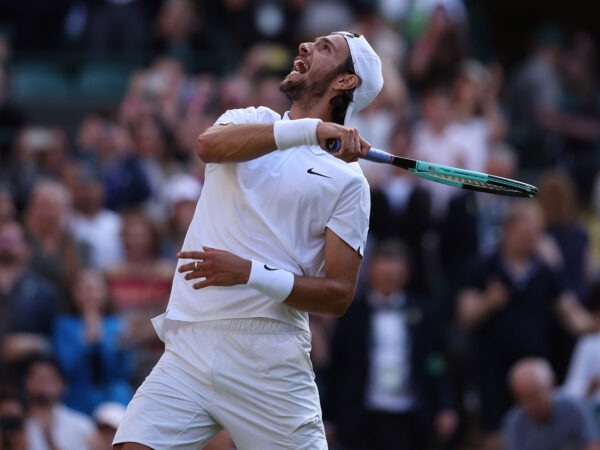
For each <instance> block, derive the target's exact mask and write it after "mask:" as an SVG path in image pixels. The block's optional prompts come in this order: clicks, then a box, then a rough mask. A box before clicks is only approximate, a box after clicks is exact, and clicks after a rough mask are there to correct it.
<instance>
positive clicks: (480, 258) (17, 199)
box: [0, 0, 600, 450]
mask: <svg viewBox="0 0 600 450" xmlns="http://www.w3.org/2000/svg"><path fill="white" fill-rule="evenodd" d="M599 13H600V4H598V2H595V1H592V0H588V1H586V0H571V1H569V2H562V1H541V0H522V1H519V2H507V1H502V0H485V1H479V0H345V1H343V0H323V1H317V0H204V1H196V0H55V1H52V2H49V1H43V0H18V1H17V0H2V1H0V382H1V384H0V437H1V440H2V445H3V446H1V447H0V448H1V449H32V450H43V449H45V448H51V447H52V448H60V449H70V448H77V449H82V448H91V449H96V450H98V449H102V448H110V444H109V443H110V436H111V433H113V432H114V428H115V427H116V426H117V425H118V422H119V420H120V417H121V415H122V408H123V407H124V405H126V404H127V402H128V401H129V400H130V398H131V395H132V393H133V392H134V390H135V388H136V387H137V386H138V385H139V383H140V382H141V381H142V380H143V379H144V377H145V375H146V374H147V373H148V371H149V370H150V369H151V368H152V366H153V364H154V363H155V362H156V361H157V359H158V358H159V357H160V354H161V352H162V343H161V342H160V341H158V339H157V338H156V336H155V335H154V332H153V330H152V328H151V325H150V322H149V319H150V318H151V317H153V316H154V315H156V314H158V313H159V312H161V311H162V310H164V308H165V305H166V302H167V300H168V296H169V291H170V283H171V278H172V276H173V269H174V267H175V264H176V258H175V254H176V251H177V250H178V249H179V248H180V245H181V243H182V241H183V237H184V236H185V232H186V229H187V226H188V224H189V221H190V220H191V217H192V215H193V212H194V208H195V203H196V201H197V199H198V198H199V196H200V193H201V190H202V184H203V179H204V178H203V177H204V166H203V164H202V162H201V161H199V159H198V158H197V156H196V155H195V151H194V144H195V138H196V136H197V135H198V134H200V133H201V132H202V131H204V129H206V128H207V127H209V126H210V125H212V123H214V121H215V120H216V119H217V118H218V117H219V115H220V114H222V113H223V112H224V111H226V110H227V109H230V108H244V107H247V106H259V105H262V106H268V107H270V108H272V109H273V110H275V111H277V112H279V113H283V112H285V111H286V110H287V108H288V107H289V103H288V100H287V98H286V97H285V96H284V95H283V94H282V93H281V92H280V91H279V83H280V81H281V80H282V79H283V77H284V76H285V75H286V74H287V73H288V72H289V71H290V70H291V68H292V61H293V58H294V56H295V55H296V54H297V48H298V44H299V43H301V42H303V41H306V40H313V39H314V38H315V37H317V36H320V35H326V34H329V33H330V32H332V31H336V30H342V29H343V30H352V31H357V32H360V33H363V34H364V35H365V36H366V37H367V39H368V40H369V42H370V43H371V44H372V45H373V47H374V48H375V50H376V51H377V52H378V53H379V55H380V56H381V58H382V61H383V68H384V76H385V85H384V88H383V91H382V93H381V94H380V95H379V96H378V98H377V99H376V100H375V102H374V103H373V104H372V105H371V106H369V107H368V108H367V109H365V110H364V111H362V112H361V113H360V114H358V115H355V116H354V117H353V118H352V124H351V125H353V126H356V127H358V128H359V129H360V131H361V134H362V135H363V136H364V137H365V138H366V139H367V140H368V141H369V142H370V143H371V144H372V145H373V146H375V147H379V148H383V149H386V150H388V151H390V152H392V153H395V154H398V155H405V156H409V157H413V158H418V159H423V160H427V161H432V162H438V163H441V164H449V165H453V166H458V167H463V168H467V169H472V170H477V171H484V172H489V173H494V174H497V175H501V176H507V177H511V178H517V179H520V180H523V181H526V182H530V183H533V184H536V185H538V186H539V188H540V195H539V196H538V198H537V199H536V200H528V201H527V202H526V203H522V202H518V201H512V200H510V199H507V198H500V197H494V196H491V195H488V194H481V195H479V194H477V195H476V194H473V193H464V192H461V191H459V190H456V189H452V188H447V187H443V186H440V185H435V184H433V183H430V182H423V181H422V180H421V181H419V180H417V179H415V178H414V177H412V176H411V175H408V174H406V173H404V172H402V171H399V170H395V169H392V168H391V167H387V166H385V167H384V166H382V165H376V164H374V163H370V162H364V161H361V165H362V167H363V170H364V172H365V174H366V176H367V178H368V179H369V182H370V186H371V194H372V212H371V226H370V236H369V248H368V249H367V250H366V252H365V261H364V264H363V269H362V272H361V278H360V280H359V286H358V290H357V298H356V299H355V302H354V303H353V306H352V308H351V310H350V311H349V314H348V317H344V318H341V319H334V318H330V317H322V316H318V315H314V316H313V317H312V318H311V328H312V331H313V354H312V359H313V361H312V362H313V365H314V369H315V373H316V377H317V382H318V385H319V388H320V389H321V391H322V392H321V395H322V402H323V411H324V418H325V421H326V424H327V432H328V437H329V440H330V446H331V448H334V449H339V450H351V449H379V448H381V449H383V448H423V449H430V448H447V449H450V448H456V449H463V448H464V449H468V448H489V449H495V448H501V447H502V446H503V445H505V444H503V442H504V443H506V442H508V437H507V436H512V434H513V433H514V430H513V429H509V428H507V427H508V425H507V420H508V419H507V417H509V414H510V412H511V411H514V408H518V407H519V406H520V405H521V407H523V406H522V404H521V403H520V402H519V398H520V397H519V396H518V395H517V393H516V391H515V389H513V387H514V386H513V385H512V384H511V383H510V374H511V372H510V369H511V368H512V367H513V366H514V364H516V363H518V362H520V361H522V360H523V358H529V357H532V356H535V357H538V358H542V359H543V360H544V361H545V362H547V363H548V364H549V365H550V368H551V371H552V374H553V383H552V391H551V394H552V396H554V395H566V396H568V397H569V398H570V399H575V400H576V401H577V402H579V403H577V404H578V405H580V406H581V408H582V409H583V410H585V411H587V413H586V414H589V415H590V417H591V419H590V420H589V421H588V422H587V423H588V426H586V427H584V426H579V427H578V429H579V430H585V431H586V433H587V434H585V433H582V437H581V439H582V442H596V443H598V434H600V335H599V334H598V332H599V331H600V314H599V313H598V311H599V310H600V305H599V303H600V302H599V297H600V291H599V290H598V286H599V285H598V280H599V278H598V275H599V273H598V267H600V266H599V264H600V222H599V221H598V217H599V214H600V177H599V176H598V169H599V168H600V146H599V144H600V88H599V81H600V78H599V72H598V69H599V67H598V57H599V56H600V54H599V53H598V44H599V39H600V31H598V30H599V29H600V27H599V26H598V25H600V19H599V17H600V14H599ZM282 213H283V212H282ZM400 294H402V295H400ZM396 297H397V298H396ZM405 297H406V298H407V299H410V300H406V301H405V300H402V301H399V300H398V299H404V298H405ZM373 299H382V300H381V301H382V302H383V303H386V304H387V303H390V304H396V303H400V304H402V305H404V306H403V307H402V308H400V309H399V310H398V311H396V312H395V313H394V314H393V315H392V316H389V317H388V319H389V318H390V317H391V319H390V320H387V319H382V317H383V316H381V315H380V314H383V313H382V312H381V311H380V310H379V306H380V305H379V303H378V302H379V301H378V300H377V301H376V300H373ZM386 299H387V300H386ZM390 299H392V300H393V299H396V300H398V301H396V300H394V301H392V300H390ZM406 305H408V307H407V306H406ZM361 308H366V309H364V310H362V309H361ZM360 311H362V312H363V314H360ZM357 312H358V313H357ZM386 317H387V316H386ZM361 318H362V319H361ZM365 318H368V320H367V322H364V323H363V322H360V320H365ZM356 321H358V322H356ZM355 329H360V330H363V331H364V333H363V335H360V336H357V335H356V334H357V333H353V332H352V331H348V330H355ZM383 374H387V375H386V376H384V375H383ZM538 381H539V380H538ZM351 400H352V401H351ZM575 400H574V401H575ZM561 405H562V403H561ZM548 407H550V406H548ZM555 407H556V408H558V406H556V405H555ZM57 411H59V412H57ZM57 417H60V419H58V418H57ZM590 423H592V424H593V425H591V426H589V424H590ZM411 429H412V430H418V434H417V435H416V436H415V435H413V434H411V432H410V430H411ZM402 433H404V434H402ZM567 434H568V433H567ZM583 434H585V436H583ZM386 439H387V440H386ZM399 442H403V443H404V444H403V446H401V445H400V444H399ZM409 442H413V443H412V444H409ZM211 446H212V447H210V448H213V449H231V448H233V443H232V442H231V441H230V439H229V437H228V436H227V434H226V433H223V434H221V435H219V436H217V438H216V439H215V440H214V442H212V443H211ZM507 448H508V447H507ZM510 448H515V447H510ZM516 448H518V447H516ZM540 448H543V447H540Z"/></svg>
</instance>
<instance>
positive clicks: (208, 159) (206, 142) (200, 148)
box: [196, 132, 220, 163]
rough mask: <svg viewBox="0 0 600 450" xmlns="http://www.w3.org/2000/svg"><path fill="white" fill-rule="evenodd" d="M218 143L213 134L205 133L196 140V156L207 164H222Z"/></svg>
mask: <svg viewBox="0 0 600 450" xmlns="http://www.w3.org/2000/svg"><path fill="white" fill-rule="evenodd" d="M216 148H217V142H216V139H215V138H214V136H212V134H211V133H208V132H204V133H202V134H201V135H199V136H198V137H197V138H196V154H197V155H198V157H199V158H200V159H201V160H202V161H203V162H205V163H214V162H220V158H219V157H218V152H217V151H216Z"/></svg>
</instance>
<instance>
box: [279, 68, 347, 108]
mask: <svg viewBox="0 0 600 450" xmlns="http://www.w3.org/2000/svg"><path fill="white" fill-rule="evenodd" d="M337 75H338V74H337V73H333V72H332V73H331V74H330V75H329V76H327V77H326V78H325V79H323V80H320V81H317V82H314V83H310V84H309V83H307V81H306V78H302V79H300V80H290V79H287V78H286V79H284V80H283V81H282V82H281V84H280V85H279V90H280V91H281V92H283V93H284V94H285V95H286V96H287V97H288V99H290V100H291V101H292V102H295V101H299V100H302V101H306V100H307V99H311V98H315V99H318V98H321V97H323V95H325V93H326V92H327V89H328V88H329V85H330V84H331V81H333V79H334V78H335V77H336V76H337Z"/></svg>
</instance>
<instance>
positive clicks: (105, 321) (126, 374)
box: [52, 269, 133, 415]
mask: <svg viewBox="0 0 600 450" xmlns="http://www.w3.org/2000/svg"><path fill="white" fill-rule="evenodd" d="M71 302H72V305H73V308H74V313H73V314H68V315H67V314H65V315H60V316H59V317H58V318H57V319H56V321H55V323H54V327H53V332H52V343H53V346H54V351H55V354H56V358H57V361H58V363H59V365H60V367H61V369H62V372H63V373H64V375H65V378H66V384H67V389H66V392H65V395H64V398H63V401H64V403H65V405H66V406H68V407H70V408H73V409H75V410H77V411H80V412H83V413H85V414H88V415H91V414H92V413H93V411H94V409H95V408H96V407H97V406H98V405H100V404H101V403H103V402H107V401H113V402H119V403H121V404H122V405H126V404H127V403H128V402H129V401H130V400H131V396H132V395H133V387H132V374H133V353H132V351H131V348H129V343H128V342H127V341H128V339H127V333H128V329H127V322H126V319H125V318H124V317H122V316H118V315H115V314H113V313H111V312H110V308H111V304H110V297H109V292H108V285H107V281H106V278H105V276H104V274H103V273H102V272H100V271H98V270H96V269H82V270H80V271H79V272H77V274H76V276H75V278H74V280H73V285H72V288H71Z"/></svg>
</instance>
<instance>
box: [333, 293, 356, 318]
mask: <svg viewBox="0 0 600 450" xmlns="http://www.w3.org/2000/svg"><path fill="white" fill-rule="evenodd" d="M353 298H354V293H350V294H349V293H344V294H342V295H340V296H339V297H338V298H336V301H334V302H332V303H331V305H330V311H329V314H330V315H332V316H334V317H342V316H343V315H344V314H346V311H348V308H350V304H351V303H352V299H353Z"/></svg>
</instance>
